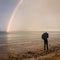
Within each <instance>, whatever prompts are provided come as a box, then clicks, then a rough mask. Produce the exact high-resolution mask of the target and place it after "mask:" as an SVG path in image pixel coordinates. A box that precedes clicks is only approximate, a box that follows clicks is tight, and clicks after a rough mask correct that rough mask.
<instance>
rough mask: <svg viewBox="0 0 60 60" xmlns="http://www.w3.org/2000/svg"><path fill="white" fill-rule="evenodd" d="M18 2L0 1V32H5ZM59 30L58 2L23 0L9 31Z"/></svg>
mask: <svg viewBox="0 0 60 60" xmlns="http://www.w3.org/2000/svg"><path fill="white" fill-rule="evenodd" d="M18 2H19V0H0V30H2V31H3V30H4V31H5V30H6V28H7V24H8V21H9V18H10V16H11V15H12V11H13V10H14V8H15V7H16V5H17V4H18ZM21 30H24V31H25V30H26V31H41V30H60V0H23V3H22V4H21V6H20V7H19V8H18V10H17V12H16V14H15V17H14V19H13V20H12V23H11V26H10V31H21Z"/></svg>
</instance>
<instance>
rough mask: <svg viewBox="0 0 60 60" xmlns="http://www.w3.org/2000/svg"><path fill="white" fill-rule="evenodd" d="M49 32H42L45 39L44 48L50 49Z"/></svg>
mask: <svg viewBox="0 0 60 60" xmlns="http://www.w3.org/2000/svg"><path fill="white" fill-rule="evenodd" d="M48 37H49V34H48V33H47V32H45V33H43V34H42V39H43V40H44V50H46V51H48V39H47V38H48Z"/></svg>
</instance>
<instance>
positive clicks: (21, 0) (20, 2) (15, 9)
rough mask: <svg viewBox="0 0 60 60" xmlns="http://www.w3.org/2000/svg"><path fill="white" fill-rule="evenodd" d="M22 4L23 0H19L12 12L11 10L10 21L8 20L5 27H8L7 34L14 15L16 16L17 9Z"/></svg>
mask: <svg viewBox="0 0 60 60" xmlns="http://www.w3.org/2000/svg"><path fill="white" fill-rule="evenodd" d="M22 3H23V0H20V1H19V3H18V4H17V6H16V7H15V8H14V10H13V12H12V15H11V17H10V19H9V22H8V25H7V26H8V27H7V29H6V31H7V32H9V30H10V25H11V23H12V20H13V18H14V16H15V14H16V12H17V10H18V8H19V7H20V6H21V4H22Z"/></svg>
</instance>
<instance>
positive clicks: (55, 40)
mask: <svg viewBox="0 0 60 60" xmlns="http://www.w3.org/2000/svg"><path fill="white" fill-rule="evenodd" d="M44 32H45V31H20V32H9V33H7V32H0V52H6V51H18V52H22V51H28V50H33V49H34V50H35V49H42V48H43V45H44V41H43V39H42V38H41V36H42V34H43V33H44ZM47 32H48V34H49V38H48V43H49V47H52V46H55V45H58V44H60V31H47Z"/></svg>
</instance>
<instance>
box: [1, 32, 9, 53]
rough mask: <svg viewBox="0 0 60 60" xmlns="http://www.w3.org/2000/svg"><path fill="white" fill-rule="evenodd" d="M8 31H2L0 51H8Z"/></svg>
mask: <svg viewBox="0 0 60 60" xmlns="http://www.w3.org/2000/svg"><path fill="white" fill-rule="evenodd" d="M7 51H8V46H7V32H0V52H7Z"/></svg>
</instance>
